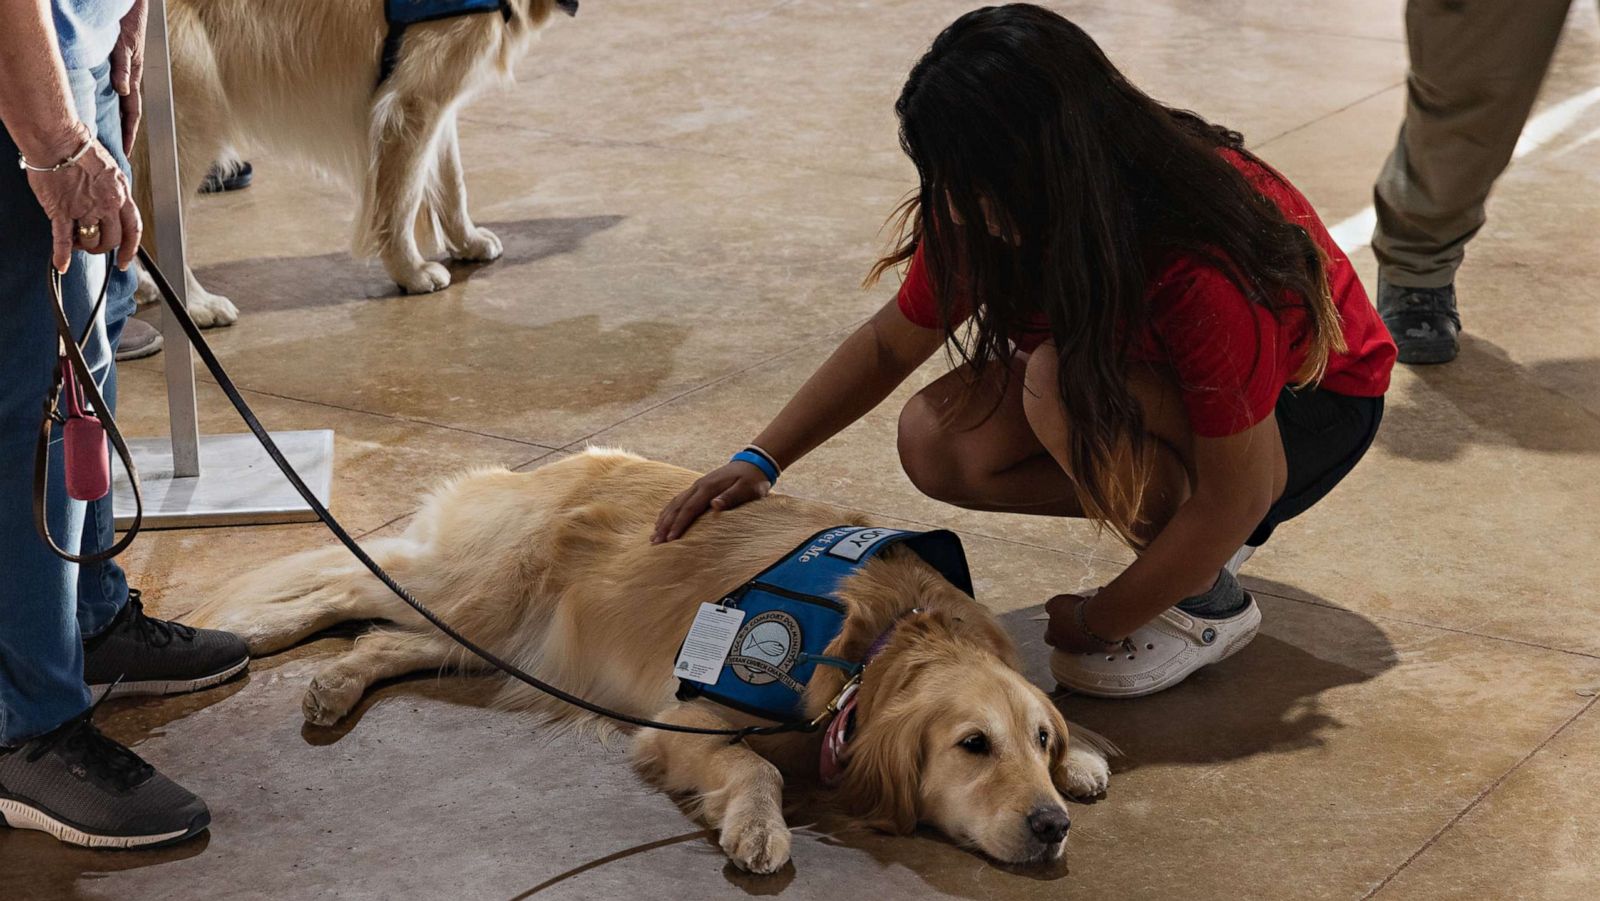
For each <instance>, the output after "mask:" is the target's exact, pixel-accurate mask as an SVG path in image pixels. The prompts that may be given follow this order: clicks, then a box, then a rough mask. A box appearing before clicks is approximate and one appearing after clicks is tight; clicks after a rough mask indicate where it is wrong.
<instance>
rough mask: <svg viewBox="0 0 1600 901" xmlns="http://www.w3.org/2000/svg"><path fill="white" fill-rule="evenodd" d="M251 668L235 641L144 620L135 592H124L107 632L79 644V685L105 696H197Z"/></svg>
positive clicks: (230, 636)
mask: <svg viewBox="0 0 1600 901" xmlns="http://www.w3.org/2000/svg"><path fill="white" fill-rule="evenodd" d="M249 665H250V649H249V647H247V646H246V645H245V643H244V640H243V639H241V638H240V637H239V636H237V635H234V634H233V633H232V632H218V631H216V630H213V629H196V628H193V627H191V626H185V625H182V624H180V623H174V622H168V621H166V620H162V619H155V618H154V617H150V616H146V615H145V612H144V604H143V603H142V602H141V601H140V598H139V589H137V588H132V589H129V590H128V604H127V606H126V607H124V608H122V612H121V613H119V614H117V618H116V619H115V620H112V622H111V625H110V627H108V628H107V629H106V630H105V631H104V632H101V633H100V634H99V635H96V636H95V637H93V638H91V639H89V640H88V641H86V642H84V643H83V681H85V682H87V683H89V687H90V688H91V689H104V690H106V691H107V693H108V694H107V696H108V697H122V696H124V695H171V694H182V693H183V692H187V691H199V690H200V689H202V688H210V687H211V686H213V685H217V684H220V683H222V682H226V681H227V680H229V679H231V678H233V677H234V676H235V675H237V674H238V673H240V672H243V671H244V669H245V667H247V666H249ZM119 679H120V680H121V681H118V680H119Z"/></svg>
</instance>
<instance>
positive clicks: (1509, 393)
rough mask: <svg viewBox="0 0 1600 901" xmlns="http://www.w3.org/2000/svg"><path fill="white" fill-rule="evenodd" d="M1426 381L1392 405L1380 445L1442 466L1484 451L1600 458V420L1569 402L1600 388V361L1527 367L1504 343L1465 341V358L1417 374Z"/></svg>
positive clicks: (1418, 369) (1470, 338) (1468, 337)
mask: <svg viewBox="0 0 1600 901" xmlns="http://www.w3.org/2000/svg"><path fill="white" fill-rule="evenodd" d="M1409 372H1411V373H1412V374H1414V375H1415V376H1416V378H1417V379H1418V381H1420V382H1421V383H1422V387H1421V388H1420V389H1419V390H1414V391H1411V392H1409V395H1410V396H1409V397H1407V398H1405V399H1403V400H1396V399H1391V403H1390V404H1389V407H1388V409H1387V410H1386V411H1385V412H1384V422H1383V427H1382V429H1381V430H1380V431H1379V432H1378V443H1379V444H1380V445H1382V446H1383V448H1384V449H1385V450H1387V451H1389V452H1390V453H1393V454H1396V455H1398V456H1401V457H1406V458H1408V459H1412V460H1423V461H1430V462H1443V461H1448V460H1454V459H1456V458H1457V457H1459V456H1461V454H1463V453H1464V452H1465V451H1466V450H1467V448H1469V447H1472V446H1478V445H1490V446H1506V447H1516V448H1522V449H1524V450H1531V451H1538V452H1541V453H1549V454H1581V455H1586V456H1587V455H1594V454H1600V417H1597V416H1596V414H1595V413H1594V412H1592V411H1589V410H1587V409H1585V408H1584V406H1583V405H1582V403H1580V402H1579V401H1576V400H1573V399H1571V398H1568V397H1566V396H1563V395H1562V394H1561V393H1559V392H1560V389H1561V386H1564V385H1570V386H1573V387H1574V388H1576V389H1582V388H1584V387H1589V386H1593V385H1595V384H1600V357H1595V358H1589V359H1575V360H1546V361H1543V362H1540V363H1534V364H1532V365H1529V366H1523V365H1520V364H1518V363H1515V362H1513V361H1512V360H1511V357H1510V355H1509V354H1507V353H1506V351H1505V350H1504V349H1502V348H1500V347H1499V346H1498V345H1495V344H1493V343H1491V342H1489V341H1485V340H1484V339H1482V338H1477V337H1473V336H1472V335H1464V336H1463V337H1462V341H1461V356H1460V357H1458V358H1457V359H1456V361H1455V362H1453V363H1450V364H1447V365H1444V366H1416V367H1412V368H1410V370H1409Z"/></svg>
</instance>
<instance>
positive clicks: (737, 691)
mask: <svg viewBox="0 0 1600 901" xmlns="http://www.w3.org/2000/svg"><path fill="white" fill-rule="evenodd" d="M896 544H904V545H905V546H906V547H908V548H910V549H911V550H912V551H913V552H915V553H916V554H917V556H919V557H921V558H922V559H923V561H924V562H926V563H927V564H928V565H929V566H932V567H933V568H934V569H936V570H938V571H939V573H940V574H941V575H943V576H944V577H945V579H947V580H949V582H950V584H952V585H954V586H955V587H957V588H959V589H961V590H962V591H964V592H966V593H967V594H968V595H971V594H972V576H971V574H970V573H969V572H968V570H967V558H966V555H965V554H964V553H962V550H961V539H960V538H957V537H956V535H955V533H953V532H947V531H943V530H939V531H933V532H903V531H900V530H898V529H880V528H870V527H859V526H840V527H838V528H833V529H827V530H826V531H823V532H819V533H817V534H816V535H814V536H812V537H811V538H810V539H808V540H807V541H806V542H805V543H804V544H802V545H800V546H799V547H797V548H795V549H794V550H793V551H790V552H789V553H788V554H786V555H784V557H783V559H781V560H779V561H778V562H777V563H774V564H772V565H771V566H769V567H767V568H766V569H765V570H763V571H762V572H761V574H760V575H758V576H756V577H755V578H753V579H751V580H750V581H748V582H746V583H744V584H743V585H740V586H739V587H738V588H736V589H734V590H733V591H731V592H729V593H728V594H727V595H726V596H725V597H724V598H723V599H722V600H721V601H719V602H718V603H719V604H720V605H722V606H724V607H735V608H738V609H739V610H741V611H743V612H744V619H743V621H742V622H741V623H740V625H739V631H738V632H737V633H736V634H735V635H734V638H733V646H732V648H731V649H730V650H729V653H728V658H727V660H726V661H725V662H724V663H723V665H722V671H721V673H719V674H718V677H717V681H716V683H715V684H712V685H703V684H701V683H699V682H691V681H689V680H687V679H682V680H679V686H680V687H679V689H678V697H679V699H681V700H689V699H691V698H696V697H704V698H707V699H710V700H712V701H716V702H717V703H719V704H724V705H727V706H728V707H732V708H734V709H735V710H741V711H743V712H745V713H749V714H752V715H755V716H759V717H762V718H764V719H770V720H777V721H779V722H794V721H798V720H802V719H804V718H805V709H804V703H805V698H804V692H805V687H806V684H807V683H809V682H810V681H811V677H812V675H813V674H814V673H815V672H816V670H817V667H818V666H831V667H834V668H836V669H840V670H843V671H844V672H845V673H846V675H847V676H853V675H855V674H856V673H857V672H859V671H860V670H861V664H860V663H859V662H858V661H849V660H841V659H839V658H837V657H829V656H828V655H827V654H826V651H827V648H828V645H829V644H831V643H832V642H833V640H834V639H835V638H837V637H838V636H839V632H840V631H841V630H843V628H844V621H845V617H846V615H847V614H848V613H849V611H848V609H847V608H846V606H845V605H844V603H843V602H842V601H840V600H839V599H838V598H837V596H836V592H837V590H838V587H839V584H840V583H841V582H843V581H844V579H845V578H847V577H849V576H850V575H852V574H854V573H855V572H856V571H857V570H858V569H860V568H861V567H862V566H864V565H866V563H867V561H868V560H871V559H872V558H873V557H875V556H877V555H878V554H879V553H882V552H883V550H884V549H885V548H889V547H892V546H894V545H896Z"/></svg>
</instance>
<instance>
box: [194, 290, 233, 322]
mask: <svg viewBox="0 0 1600 901" xmlns="http://www.w3.org/2000/svg"><path fill="white" fill-rule="evenodd" d="M184 308H185V309H187V310H188V311H189V318H190V319H193V320H194V324H195V325H198V326H200V327H201V328H217V327H220V326H224V325H233V324H234V323H235V322H237V321H239V308H238V307H236V306H234V305H233V301H231V300H229V299H228V298H226V297H223V296H222V295H221V294H212V293H211V292H210V291H190V292H189V296H188V297H187V298H185V307H184Z"/></svg>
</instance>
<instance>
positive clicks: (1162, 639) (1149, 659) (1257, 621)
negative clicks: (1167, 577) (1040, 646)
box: [1050, 593, 1261, 698]
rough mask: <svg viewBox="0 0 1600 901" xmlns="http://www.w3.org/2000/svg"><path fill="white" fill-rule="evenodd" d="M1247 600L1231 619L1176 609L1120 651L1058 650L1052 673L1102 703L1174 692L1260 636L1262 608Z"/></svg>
mask: <svg viewBox="0 0 1600 901" xmlns="http://www.w3.org/2000/svg"><path fill="white" fill-rule="evenodd" d="M1245 597H1246V599H1247V600H1248V601H1249V603H1248V604H1247V605H1246V607H1245V608H1244V609H1243V610H1241V611H1239V612H1238V613H1236V614H1234V615H1233V616H1230V617H1228V618H1227V619H1201V618H1199V617H1196V616H1190V615H1189V614H1187V613H1184V612H1183V611H1182V610H1179V609H1178V608H1176V607H1172V608H1170V609H1168V610H1167V611H1166V612H1165V613H1163V614H1161V615H1160V616H1158V617H1156V618H1155V619H1153V620H1151V621H1150V622H1148V623H1146V624H1145V625H1143V626H1140V627H1139V628H1138V629H1135V630H1134V633H1133V634H1132V635H1129V636H1128V639H1127V641H1125V642H1123V644H1122V647H1120V648H1117V649H1116V650H1115V651H1097V652H1091V653H1087V654H1079V653H1072V652H1068V651H1053V652H1051V654H1050V673H1051V674H1052V675H1054V676H1055V677H1056V682H1057V683H1059V684H1060V685H1061V686H1062V687H1063V688H1070V689H1072V690H1073V691H1075V692H1078V693H1079V694H1086V695H1089V696H1091V697H1096V698H1141V697H1144V696H1145V695H1150V694H1155V693H1156V692H1158V691H1161V690H1162V689H1166V688H1171V687H1172V686H1174V685H1177V684H1178V683H1179V682H1182V681H1183V680H1184V679H1186V678H1188V676H1189V674H1190V673H1192V672H1194V671H1195V670H1197V669H1199V668H1200V667H1202V666H1208V665H1210V664H1213V663H1219V662H1221V661H1223V660H1226V659H1228V658H1229V657H1232V656H1233V655H1234V654H1235V653H1237V652H1238V651H1239V649H1240V648H1243V647H1244V646H1245V645H1247V644H1249V643H1250V639H1252V638H1255V637H1256V631H1257V630H1258V629H1260V628H1261V607H1260V606H1258V605H1257V604H1256V601H1255V598H1253V597H1250V595H1249V594H1248V593H1247V594H1246V595H1245Z"/></svg>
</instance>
